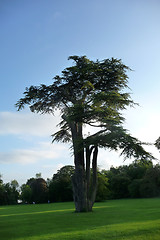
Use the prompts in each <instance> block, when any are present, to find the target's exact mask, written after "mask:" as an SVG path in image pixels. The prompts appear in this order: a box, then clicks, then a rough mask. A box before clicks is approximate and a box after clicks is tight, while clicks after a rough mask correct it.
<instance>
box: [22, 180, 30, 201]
mask: <svg viewBox="0 0 160 240" xmlns="http://www.w3.org/2000/svg"><path fill="white" fill-rule="evenodd" d="M20 198H21V200H22V202H23V203H32V189H31V187H30V186H29V185H27V184H22V186H21V195H20Z"/></svg>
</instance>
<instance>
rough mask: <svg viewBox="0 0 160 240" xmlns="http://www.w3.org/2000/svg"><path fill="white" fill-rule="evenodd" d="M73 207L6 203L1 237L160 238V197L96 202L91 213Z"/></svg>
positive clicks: (5, 239)
mask: <svg viewBox="0 0 160 240" xmlns="http://www.w3.org/2000/svg"><path fill="white" fill-rule="evenodd" d="M73 207H74V205H73V203H57V204H56V203H53V204H36V205H18V206H4V207H3V210H2V211H0V215H1V217H0V239H2V240H42V239H43V240H56V239H57V240H65V239H66V240H69V239H70V240H73V239H74V240H93V239H94V240H122V239H123V240H144V239H145V240H159V239H160V237H159V236H160V199H159V198H155V199H123V200H111V201H106V202H103V203H96V204H95V207H94V209H93V210H94V211H93V212H90V213H75V212H74V209H73ZM4 215H5V216H4ZM6 215H7V216H6Z"/></svg>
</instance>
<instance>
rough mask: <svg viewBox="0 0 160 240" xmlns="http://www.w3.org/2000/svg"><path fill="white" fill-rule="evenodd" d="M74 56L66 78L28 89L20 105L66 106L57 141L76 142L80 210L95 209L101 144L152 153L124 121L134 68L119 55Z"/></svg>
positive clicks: (41, 109)
mask: <svg viewBox="0 0 160 240" xmlns="http://www.w3.org/2000/svg"><path fill="white" fill-rule="evenodd" d="M69 59H71V60H73V61H74V63H75V64H74V65H73V66H71V67H68V68H66V69H65V70H64V71H62V76H61V77H60V76H56V77H55V78H54V82H53V83H52V84H51V85H49V86H46V85H44V84H42V85H40V86H31V87H29V88H26V91H25V92H24V95H25V96H24V97H23V98H21V99H20V100H19V101H18V102H17V104H16V107H17V108H18V110H21V109H23V108H24V106H25V105H29V106H30V110H31V111H32V112H37V113H42V114H45V113H51V114H54V112H55V110H56V109H57V108H58V109H60V110H61V118H62V121H61V122H60V124H59V126H60V130H59V131H58V132H56V133H55V134H53V135H52V136H53V141H62V142H71V143H72V148H73V152H74V163H75V174H74V176H73V192H74V202H75V207H76V211H78V212H82V211H91V210H92V206H93V204H94V201H95V197H96V189H97V156H98V148H100V147H103V148H109V149H111V150H118V149H121V150H122V152H121V154H123V155H124V156H125V157H127V158H128V157H131V156H133V157H134V158H140V157H142V158H143V159H146V160H147V159H150V158H152V157H151V155H150V154H149V153H147V152H146V151H145V150H144V149H143V147H142V143H141V142H140V141H139V140H138V139H136V138H134V137H132V136H131V135H130V134H129V133H128V132H127V131H126V130H125V129H124V128H123V126H122V123H123V121H124V118H123V117H122V114H121V112H122V110H124V109H126V107H128V106H133V105H134V102H133V101H132V100H131V98H130V94H129V93H128V92H126V88H127V84H128V76H127V74H126V72H127V71H128V70H130V69H129V67H127V66H126V65H124V64H123V63H122V61H121V60H118V59H114V58H112V59H105V60H103V61H98V60H97V61H95V62H94V61H91V60H89V59H87V58H86V56H82V57H79V56H71V57H69ZM85 125H87V126H92V127H94V128H95V129H97V131H96V133H94V134H89V135H88V136H84V134H83V127H84V126H85ZM91 168H92V173H93V174H91Z"/></svg>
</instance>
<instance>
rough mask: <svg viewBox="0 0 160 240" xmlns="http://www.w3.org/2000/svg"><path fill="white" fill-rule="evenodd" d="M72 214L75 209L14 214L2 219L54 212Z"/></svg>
mask: <svg viewBox="0 0 160 240" xmlns="http://www.w3.org/2000/svg"><path fill="white" fill-rule="evenodd" d="M68 211H69V212H70V211H74V209H73V208H72V209H63V210H51V211H43V212H29V213H17V214H16V213H13V214H6V215H0V217H11V216H23V215H35V214H44V213H53V212H68Z"/></svg>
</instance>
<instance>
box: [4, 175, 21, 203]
mask: <svg viewBox="0 0 160 240" xmlns="http://www.w3.org/2000/svg"><path fill="white" fill-rule="evenodd" d="M18 198H19V191H18V182H17V181H16V180H13V181H11V182H10V183H6V184H4V183H3V181H2V179H1V180H0V205H11V204H17V203H18Z"/></svg>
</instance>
